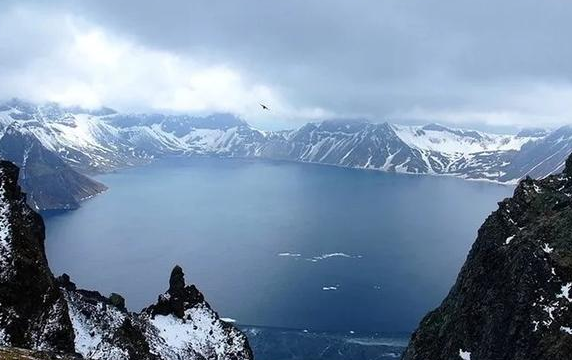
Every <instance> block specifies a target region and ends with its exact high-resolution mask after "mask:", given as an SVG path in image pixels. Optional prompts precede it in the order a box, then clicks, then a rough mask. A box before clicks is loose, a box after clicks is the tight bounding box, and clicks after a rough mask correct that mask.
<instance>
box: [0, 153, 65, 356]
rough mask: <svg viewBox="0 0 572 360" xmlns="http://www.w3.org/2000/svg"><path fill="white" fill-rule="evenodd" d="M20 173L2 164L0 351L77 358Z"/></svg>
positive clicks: (39, 224) (38, 221) (39, 225)
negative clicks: (51, 353)
mask: <svg viewBox="0 0 572 360" xmlns="http://www.w3.org/2000/svg"><path fill="white" fill-rule="evenodd" d="M17 181H18V168H17V167H16V166H14V165H13V164H11V163H9V162H6V161H1V162H0V345H11V346H16V347H21V348H29V349H40V350H61V351H64V352H73V351H74V343H73V331H72V326H71V322H70V319H69V317H68V307H67V303H66V302H65V300H64V298H63V297H62V295H61V293H60V291H59V289H58V286H57V284H56V283H55V281H54V278H53V276H52V273H51V271H50V269H49V267H48V261H47V259H46V256H45V251H44V223H43V221H42V218H41V217H40V216H39V215H38V214H36V213H35V212H33V211H32V210H31V209H30V208H29V207H28V206H27V205H26V198H25V196H24V194H22V193H21V191H20V187H19V186H18V184H17Z"/></svg>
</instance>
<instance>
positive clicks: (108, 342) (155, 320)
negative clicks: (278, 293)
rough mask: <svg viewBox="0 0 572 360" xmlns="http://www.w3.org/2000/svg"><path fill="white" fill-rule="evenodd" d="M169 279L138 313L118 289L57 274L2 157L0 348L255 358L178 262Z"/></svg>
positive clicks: (172, 359) (121, 356)
mask: <svg viewBox="0 0 572 360" xmlns="http://www.w3.org/2000/svg"><path fill="white" fill-rule="evenodd" d="M169 283H170V286H169V289H168V291H167V292H166V293H164V294H162V295H161V296H159V298H158V302H157V304H155V305H152V306H150V307H149V308H147V309H145V310H144V311H143V312H142V313H140V314H138V313H132V312H129V311H128V310H127V309H126V307H125V301H124V299H123V298H122V297H121V296H120V295H118V294H111V296H109V297H106V296H103V295H101V294H100V293H98V292H97V291H88V290H81V289H77V288H76V286H75V284H74V283H73V282H71V280H70V278H69V276H67V275H65V274H64V275H62V276H61V277H59V278H57V279H55V278H54V276H53V275H52V273H51V271H50V269H49V266H48V262H47V260H46V256H45V251H44V224H43V221H42V218H41V217H40V216H39V215H38V214H36V213H35V212H34V211H32V210H31V209H30V207H29V206H28V205H27V204H26V198H25V195H24V194H23V193H22V192H21V190H20V187H19V186H18V168H17V167H16V166H15V165H13V164H11V163H9V162H6V161H1V162H0V355H2V356H6V357H7V356H13V358H14V359H19V358H26V356H30V357H31V358H33V357H32V356H35V357H37V358H42V359H43V358H51V356H54V357H55V356H56V354H58V356H59V355H62V356H64V355H65V358H76V357H77V358H82V357H83V358H86V359H94V360H95V359H102V360H108V359H113V360H183V359H189V360H194V359H233V360H249V359H252V358H253V356H252V351H251V350H250V347H249V345H248V341H247V339H246V337H245V336H244V335H243V334H242V333H241V332H240V331H238V330H237V329H235V328H234V327H233V326H232V325H231V324H228V323H225V322H223V321H222V320H221V319H220V318H219V317H218V315H217V313H216V312H215V311H214V310H212V308H211V307H210V306H209V304H208V303H207V302H206V301H205V298H204V296H203V294H202V293H201V292H200V291H199V290H198V289H197V288H196V287H195V286H193V285H189V286H187V285H186V284H185V279H184V274H183V270H182V269H181V268H180V267H178V266H176V267H175V268H174V269H173V272H172V274H171V278H170V281H169ZM19 349H28V350H32V352H26V351H25V350H19ZM7 358H9V357H7ZM62 358H63V357H62Z"/></svg>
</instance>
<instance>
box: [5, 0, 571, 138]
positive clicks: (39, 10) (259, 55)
mask: <svg viewBox="0 0 572 360" xmlns="http://www.w3.org/2000/svg"><path fill="white" fill-rule="evenodd" d="M3 6H4V8H5V9H0V10H6V11H9V10H10V9H13V8H14V7H18V6H19V7H23V5H22V2H20V1H19V2H14V1H9V2H6V3H4V5H3ZM24 7H25V8H26V9H28V11H30V13H33V14H36V15H35V16H40V17H45V21H48V22H49V21H50V19H55V18H57V17H58V16H68V15H69V16H73V17H74V18H75V19H76V21H78V20H77V19H80V20H81V21H82V22H85V23H86V24H90V25H92V26H95V27H98V28H100V29H103V30H104V31H105V32H106V34H109V35H110V36H111V37H117V38H120V39H122V41H128V42H130V43H132V44H136V45H137V46H138V47H142V48H145V49H148V51H151V52H161V53H166V54H172V55H173V56H176V57H180V58H182V59H187V58H188V59H192V60H193V61H195V62H198V63H201V64H211V63H212V64H216V65H217V66H226V67H228V68H229V69H232V70H233V71H235V72H236V73H237V74H240V77H241V79H243V80H244V82H245V84H243V85H241V86H239V87H238V89H246V90H245V91H251V90H252V87H256V86H263V87H268V88H269V89H271V92H272V93H273V94H274V95H273V96H272V97H271V98H272V99H276V101H280V103H281V104H280V105H279V107H280V108H281V109H282V110H283V111H281V112H280V117H282V118H283V119H281V121H280V125H283V124H284V123H285V122H287V123H290V124H292V125H296V124H297V122H296V119H297V118H299V119H300V120H299V121H306V120H307V119H308V117H312V116H330V115H332V116H366V117H369V118H372V119H374V120H385V119H391V120H397V121H413V122H415V121H417V120H422V119H428V120H438V121H439V120H441V121H443V122H451V123H465V124H471V125H475V126H509V127H510V126H517V127H518V126H534V125H544V126H556V125H559V124H563V123H569V122H571V120H572V109H570V107H569V106H568V105H567V104H570V103H572V61H570V59H572V46H570V45H569V42H570V41H569V39H567V37H569V34H571V33H572V22H570V21H569V16H570V14H572V2H569V1H565V0H562V1H557V0H546V1H532V0H508V1H502V2H499V1H492V0H483V1H478V2H476V1H468V0H444V1H438V2H437V1H427V0H416V1H383V2H381V1H362V0H357V1H347V0H346V1H341V0H330V1H327V2H325V1H315V0H314V1H312V0H292V1H284V2H268V1H263V0H257V1H224V2H223V1H189V0H176V1H160V2H159V1H146V2H143V1H141V0H124V1H115V0H84V1H72V0H69V1H66V0H60V1H54V2H50V4H49V6H48V5H46V4H45V3H44V2H37V3H34V2H26V4H25V6H24ZM18 30H19V31H22V32H24V33H23V34H22V33H15V34H11V37H12V41H10V40H9V39H7V37H6V36H1V35H0V40H2V43H0V47H2V53H3V55H0V64H1V65H3V66H4V68H5V70H4V71H3V72H2V73H0V74H6V72H7V71H12V72H13V73H16V72H17V71H18V69H22V63H21V62H22V56H20V54H23V57H26V58H29V59H30V60H29V61H35V59H37V58H41V57H42V56H44V55H45V54H47V56H50V48H49V45H50V38H49V36H50V35H51V39H52V41H54V42H58V45H54V47H56V46H63V47H65V46H67V45H66V43H65V42H64V41H62V40H61V39H65V38H66V36H65V31H66V30H65V29H62V32H63V33H64V34H59V33H58V29H57V26H56V27H55V29H54V28H52V29H51V30H50V31H47V33H48V35H45V36H42V35H41V34H40V36H37V40H35V39H34V36H31V34H32V35H33V34H34V31H36V32H38V30H37V28H36V27H35V25H34V22H30V24H29V26H21V27H18ZM26 32H27V33H26ZM19 37H25V38H27V39H30V42H26V44H25V45H22V44H19V43H18V41H13V40H14V39H18V38H19ZM45 37H48V39H45ZM11 49H12V51H10V50H11ZM5 51H7V52H5ZM4 54H9V55H4ZM15 54H17V55H15ZM23 61H24V62H26V61H28V60H23ZM130 61H135V60H134V59H132V58H131V59H130ZM84 71H85V70H84ZM123 90H126V91H128V87H127V88H125V89H123ZM23 91H24V92H25V89H24V90H23ZM143 101H146V99H145V97H144V96H143V99H142V103H141V104H137V99H136V98H134V99H131V100H130V102H129V106H131V107H135V108H136V107H137V106H141V107H142V108H143V107H145V104H144V103H143ZM209 103H210V100H209ZM211 105H212V108H213V109H212V110H219V108H220V107H219V106H218V105H217V104H216V101H215V102H212V104H211ZM166 107H168V105H167V106H166ZM222 108H223V109H225V106H223V107H222ZM233 109H234V108H233V107H232V106H231V107H230V110H233ZM205 110H208V109H205ZM237 111H238V112H242V113H243V115H245V116H249V115H252V116H254V117H255V118H256V114H254V115H253V111H254V109H252V110H251V108H248V109H246V108H245V109H240V108H237ZM255 120H256V121H259V122H260V123H261V124H263V125H264V124H266V125H268V123H264V121H263V119H255ZM275 120H276V121H279V120H280V119H275Z"/></svg>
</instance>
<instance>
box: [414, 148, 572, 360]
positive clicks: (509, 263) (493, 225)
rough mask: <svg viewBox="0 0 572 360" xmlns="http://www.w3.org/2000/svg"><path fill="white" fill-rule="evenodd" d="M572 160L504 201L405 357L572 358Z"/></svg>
mask: <svg viewBox="0 0 572 360" xmlns="http://www.w3.org/2000/svg"><path fill="white" fill-rule="evenodd" d="M571 162H572V160H571V159H570V158H569V159H568V161H567V167H566V169H565V170H564V174H562V175H553V176H550V177H548V178H545V179H542V180H532V179H530V178H527V179H525V180H523V181H522V182H521V183H520V184H519V186H518V187H517V188H516V190H515V193H514V196H513V197H512V198H510V199H505V200H504V201H502V202H500V203H499V209H498V210H497V211H495V212H494V213H492V214H491V215H490V216H489V217H488V218H487V220H486V221H485V223H484V224H483V226H482V227H481V228H480V230H479V232H478V237H477V240H476V242H475V244H474V245H473V247H472V249H471V251H470V253H469V256H468V258H467V260H466V262H465V264H464V266H463V268H462V270H461V272H460V274H459V277H458V279H457V282H456V283H455V285H454V286H453V288H452V289H451V291H450V293H449V295H448V296H447V297H446V299H445V300H444V301H443V303H442V304H441V306H440V307H439V308H437V309H436V310H434V311H432V312H431V313H429V314H428V315H427V316H426V317H425V318H424V319H423V321H422V322H421V324H420V326H419V329H418V330H417V331H416V332H415V333H414V335H413V337H412V340H411V342H410V344H409V347H408V348H407V350H406V352H405V354H404V356H403V359H404V360H425V359H440V360H448V359H451V360H453V359H455V360H458V359H461V358H463V357H464V358H467V359H468V358H470V359H472V360H480V359H484V360H512V359H535V360H543V359H546V360H549V359H550V360H565V359H572V178H571V177H570V173H571V169H572V167H571ZM461 355H463V356H461Z"/></svg>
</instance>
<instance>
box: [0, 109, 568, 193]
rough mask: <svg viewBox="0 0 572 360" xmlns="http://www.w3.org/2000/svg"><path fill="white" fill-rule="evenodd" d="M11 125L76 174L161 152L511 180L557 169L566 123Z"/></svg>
mask: <svg viewBox="0 0 572 360" xmlns="http://www.w3.org/2000/svg"><path fill="white" fill-rule="evenodd" d="M15 123H17V124H18V126H19V128H22V129H26V130H27V131H28V132H30V133H32V134H34V136H36V137H37V139H38V140H39V141H40V142H41V143H42V144H43V145H44V146H45V147H46V148H47V149H49V150H50V151H52V152H54V153H56V154H58V155H59V156H60V157H61V158H62V159H63V160H64V161H65V162H66V163H68V164H69V165H70V166H72V167H73V168H75V169H76V170H79V171H81V172H84V173H85V172H88V173H89V172H104V171H109V170H111V169H115V168H117V167H123V166H132V165H137V164H140V163H143V162H148V161H150V160H151V159H154V158H158V157H161V156H166V155H187V156H192V155H211V156H225V157H247V158H268V159H281V160H289V161H300V162H312V163H321V164H330V165H336V166H344V167H351V168H362V169H370V170H381V171H392V172H403V173H412V174H433V175H450V176H456V177H460V178H465V179H474V180H487V181H495V182H500V183H515V182H517V181H518V180H519V179H521V178H523V177H525V176H526V175H530V176H532V177H536V178H541V177H545V176H547V175H549V174H551V173H554V172H558V171H560V170H562V168H563V164H564V161H565V158H566V155H567V154H568V153H569V152H570V151H572V128H571V127H569V126H566V127H562V128H559V129H556V130H553V131H550V132H546V131H536V130H535V131H523V132H521V133H519V134H517V135H497V134H489V133H484V132H480V131H474V130H463V129H453V128H449V127H445V126H442V125H438V124H428V125H425V126H403V125H393V124H389V123H369V122H365V121H355V120H330V121H323V122H319V123H308V124H306V125H304V126H302V127H300V128H299V129H296V130H284V131H260V130H257V129H255V128H253V127H251V126H250V125H249V124H248V123H247V122H245V121H244V120H242V119H239V118H238V117H236V116H233V115H231V114H213V115H210V116H206V117H195V116H189V115H167V114H121V113H117V112H115V111H113V110H111V109H108V108H104V109H101V110H98V111H87V110H82V109H78V108H63V107H60V106H58V105H56V104H48V105H35V104H30V103H25V102H22V101H18V100H13V101H11V102H8V103H5V104H3V105H0V131H3V129H6V128H7V127H10V126H13V125H14V124H15Z"/></svg>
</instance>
